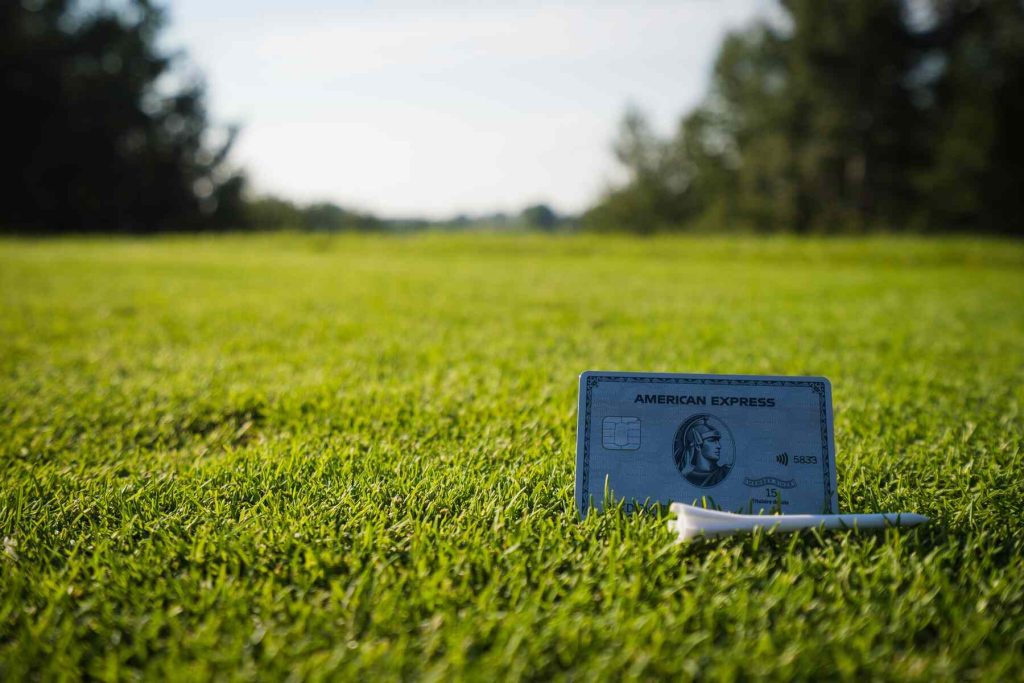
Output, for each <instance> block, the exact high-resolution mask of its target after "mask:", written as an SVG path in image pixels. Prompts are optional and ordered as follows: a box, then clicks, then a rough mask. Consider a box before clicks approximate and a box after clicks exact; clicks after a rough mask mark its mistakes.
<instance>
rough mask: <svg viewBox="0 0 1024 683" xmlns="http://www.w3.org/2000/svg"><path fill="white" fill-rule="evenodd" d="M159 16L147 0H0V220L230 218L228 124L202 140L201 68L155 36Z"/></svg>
mask: <svg viewBox="0 0 1024 683" xmlns="http://www.w3.org/2000/svg"><path fill="white" fill-rule="evenodd" d="M163 25H164V17H163V12H162V11H161V10H160V9H159V8H157V7H155V6H154V5H152V4H151V3H150V2H149V0H128V1H127V2H124V3H105V2H103V3H78V2H74V1H73V0H33V1H32V2H6V3H2V4H0V73H2V78H0V93H2V98H3V101H4V102H5V103H6V104H7V107H6V108H5V109H6V111H5V113H6V114H7V121H6V125H7V129H6V132H7V135H6V136H5V143H4V154H3V159H2V162H0V174H2V178H0V182H2V183H3V187H4V188H5V193H4V198H3V201H2V203H0V225H2V226H3V227H4V228H8V229H16V230H34V231H55V232H59V231H132V232H147V231H152V230H160V229H202V228H209V227H213V226H220V225H231V224H233V223H234V222H236V221H239V220H240V219H241V211H242V208H243V202H242V193H243V189H244V178H243V177H242V176H241V175H240V174H238V173H233V172H231V171H230V170H228V167H227V164H226V158H227V154H228V151H229V150H230V149H231V145H232V142H233V141H234V139H235V135H236V134H237V130H236V129H229V130H228V131H227V132H226V134H224V135H223V136H222V140H221V141H220V142H219V144H213V142H212V138H213V137H214V133H215V131H213V130H212V129H211V127H210V125H209V123H208V120H207V115H206V111H205V106H204V89H203V84H202V82H201V80H200V79H199V78H198V77H197V76H194V75H192V76H190V75H189V74H187V73H186V72H185V71H184V70H183V69H182V68H181V67H182V64H181V59H180V57H175V56H172V55H167V54H163V53H162V52H161V51H160V50H159V49H158V48H157V46H156V41H157V37H158V36H159V34H160V31H161V30H162V28H163ZM175 80H177V81H178V82H179V83H180V85H178V86H177V87H170V86H169V85H168V84H170V83H173V82H175Z"/></svg>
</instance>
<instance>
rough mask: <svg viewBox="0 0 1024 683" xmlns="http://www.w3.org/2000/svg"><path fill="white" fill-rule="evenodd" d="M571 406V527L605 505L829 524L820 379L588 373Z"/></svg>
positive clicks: (831, 444)
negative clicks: (813, 517) (778, 515)
mask: <svg viewBox="0 0 1024 683" xmlns="http://www.w3.org/2000/svg"><path fill="white" fill-rule="evenodd" d="M579 401H580V404H579V423H578V426H577V434H576V504H577V506H578V508H579V512H580V516H581V517H585V516H586V515H587V512H588V511H589V510H591V509H593V508H596V509H598V510H600V509H602V508H603V507H604V505H605V504H606V503H607V502H613V503H616V504H618V503H621V504H622V505H623V506H624V508H625V509H627V510H636V509H645V508H649V507H652V506H655V505H658V504H661V505H668V504H669V503H672V502H680V503H691V504H692V503H704V504H711V505H713V506H715V507H717V508H719V509H722V510H728V511H732V512H754V513H756V512H768V511H773V510H774V511H781V512H782V513H794V514H795V513H808V514H817V513H826V514H827V513H836V512H838V508H839V501H838V496H837V494H836V463H835V438H834V435H833V428H832V386H831V384H830V383H829V381H828V380H827V379H825V378H824V377H785V376H772V375H687V374H663V373H647V372H596V371H588V372H584V373H583V374H582V375H580V397H579Z"/></svg>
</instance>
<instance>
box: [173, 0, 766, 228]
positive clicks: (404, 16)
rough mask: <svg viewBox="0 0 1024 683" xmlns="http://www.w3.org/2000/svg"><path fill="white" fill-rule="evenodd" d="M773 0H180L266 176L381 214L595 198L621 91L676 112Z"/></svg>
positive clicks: (202, 62) (570, 203)
mask: <svg viewBox="0 0 1024 683" xmlns="http://www.w3.org/2000/svg"><path fill="white" fill-rule="evenodd" d="M767 4H768V3H767V0H718V1H716V0H681V1H679V2H641V1H638V2H629V3H625V2H622V3H612V2H599V1H590V2H574V3H564V4H562V3H551V2H545V3H533V2H514V3H513V2H494V3H491V2H446V3H436V6H431V5H433V3H426V2H420V3H397V2H380V3H377V2H373V3H371V2H345V1H344V0H342V1H334V2H332V1H330V0H291V1H290V2H286V1H274V2H272V1H270V0H216V1H211V0H172V2H171V7H170V15H171V16H170V18H171V31H170V36H169V41H170V44H171V45H174V46H177V47H180V48H184V49H185V50H187V52H188V53H189V55H190V57H191V61H192V62H193V63H195V64H196V66H198V67H199V68H200V70H202V72H203V73H204V74H205V75H206V78H207V82H208V84H209V98H210V107H211V113H212V115H213V116H214V118H215V119H216V120H218V121H221V122H225V121H231V122H237V123H240V124H242V126H243V132H242V136H241V138H240V139H239V142H238V145H237V147H236V152H235V157H234V158H235V160H236V162H238V163H240V164H242V165H243V166H245V167H246V168H247V169H248V170H249V171H250V174H251V177H252V180H253V182H254V185H255V188H256V189H257V190H258V191H263V192H273V193H276V194H281V195H284V196H286V197H290V198H293V199H297V200H301V201H309V200H321V199H326V200H331V201H335V202H338V203H340V204H343V205H346V206H350V207H353V208H359V209H363V210H369V211H373V212H376V213H379V214H382V215H386V216H410V215H426V216H431V217H446V216H450V215H453V214H455V213H459V212H466V213H478V212H490V211H509V212H511V211H518V210H519V209H521V208H522V207H523V206H525V205H527V204H529V203H534V202H541V201H543V202H548V203H550V204H552V205H553V206H554V207H555V208H557V209H558V210H560V211H567V212H575V211H579V210H581V209H583V208H585V207H586V206H587V205H589V204H590V203H591V202H592V201H593V200H594V199H595V198H596V197H597V196H598V194H599V193H600V191H601V189H602V188H603V187H604V186H605V185H606V184H607V183H608V182H609V180H611V179H613V178H614V177H615V171H616V167H615V163H614V159H613V157H612V155H611V152H610V143H611V140H612V139H613V137H614V135H615V130H616V127H617V124H618V122H619V120H620V118H621V116H622V113H623V111H624V110H625V108H626V106H627V104H629V103H631V102H632V103H635V104H637V105H639V106H640V107H641V108H642V109H645V110H646V111H647V112H648V113H649V114H650V116H651V119H652V121H653V122H654V123H655V125H656V126H657V127H658V128H659V129H661V130H663V131H666V132H667V131H669V130H672V129H674V127H675V124H676V121H677V120H678V117H679V115H680V114H681V113H682V112H684V111H685V110H686V109H688V108H690V107H692V106H693V105H694V104H695V103H696V102H697V101H698V100H699V99H700V97H701V96H702V94H703V92H704V90H705V88H706V86H707V82H708V76H709V71H710V67H711V62H712V60H713V59H714V55H715V52H716V49H717V46H718V44H719V42H720V41H721V39H722V36H723V34H724V33H725V32H726V31H727V30H729V29H732V28H737V27H741V26H744V25H746V24H747V23H748V22H750V21H751V20H752V19H753V18H754V17H755V16H757V15H758V14H759V13H763V12H765V11H766V9H765V8H766V6H767Z"/></svg>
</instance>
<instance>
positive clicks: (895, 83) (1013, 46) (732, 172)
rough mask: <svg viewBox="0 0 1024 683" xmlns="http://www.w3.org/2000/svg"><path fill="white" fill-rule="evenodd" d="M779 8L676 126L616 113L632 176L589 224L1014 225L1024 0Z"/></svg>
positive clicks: (1022, 164)
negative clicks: (662, 132)
mask: <svg viewBox="0 0 1024 683" xmlns="http://www.w3.org/2000/svg"><path fill="white" fill-rule="evenodd" d="M779 9H780V10H781V11H780V13H779V14H780V16H778V17H776V18H773V19H772V20H767V21H760V22H758V23H756V24H755V25H753V26H751V27H749V28H747V29H746V30H743V31H739V32H735V33H732V34H731V35H729V36H728V37H727V38H726V39H725V41H724V42H723V44H722V46H721V48H720V50H719V53H718V56H717V59H716V60H715V64H714V72H713V78H712V83H711V86H710V90H709V92H708V93H707V96H706V98H705V99H704V101H703V103H702V104H701V105H700V106H698V107H697V108H696V109H695V110H693V111H691V112H689V113H688V114H687V115H685V116H684V117H683V118H682V120H681V121H680V123H679V126H678V129H677V131H676V132H675V134H674V135H672V136H671V137H669V138H667V139H662V138H660V137H659V136H657V135H656V134H654V133H653V132H652V129H651V126H650V125H649V123H648V121H647V120H646V119H645V117H644V116H643V114H642V113H641V112H639V111H637V110H632V111H630V112H629V113H628V114H627V115H626V117H625V119H624V120H623V122H622V126H621V131H620V135H619V138H618V140H617V141H616V145H615V152H616V155H617V157H618V159H619V161H620V162H621V163H622V164H623V165H624V167H625V168H626V169H627V171H628V181H627V182H626V183H625V184H623V185H622V186H621V187H617V188H613V189H611V190H610V191H608V192H607V193H606V194H605V196H604V197H603V198H602V199H601V200H600V202H598V204H597V205H596V206H595V207H593V208H592V209H591V210H590V211H589V212H587V213H586V215H585V216H584V217H583V225H584V227H586V228H589V229H592V230H627V231H632V232H637V233H649V232H654V231H658V230H674V229H686V228H702V227H703V228H707V229H719V228H739V229H745V230H754V231H777V230H785V231H794V232H797V233H808V232H817V233H834V232H849V231H864V230H877V229H884V230H894V231H899V230H911V231H919V232H926V231H944V230H956V231H972V232H974V231H978V232H995V233H1011V234H1017V235H1020V234H1024V192H1022V191H1021V189H1022V188H1024V3H1022V2H1020V0H930V1H919V2H898V1H895V0H857V1H855V2H854V1H851V2H842V1H824V0H784V1H783V2H781V3H779Z"/></svg>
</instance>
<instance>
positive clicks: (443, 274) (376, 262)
mask: <svg viewBox="0 0 1024 683" xmlns="http://www.w3.org/2000/svg"><path fill="white" fill-rule="evenodd" d="M1022 340H1024V245H1021V244H1020V243H1013V242H1000V241H973V240H966V239H960V240H942V241H936V242H928V241H923V240H917V239H901V238H868V239H843V240H811V241H806V242H800V241H796V240H793V239H756V238H735V239H700V238H689V237H687V238H657V239H652V240H644V241H630V240H626V239H604V238H601V239H597V238H582V237H567V238H544V237H531V236H518V237H499V236H479V235H478V236H436V235H426V236H416V237H408V238H380V237H366V238H359V237H337V238H332V237H325V236H301V235H271V236H258V237H244V236H227V237H212V238H192V237H173V238H160V239H149V240H130V239H117V240H91V239H66V240H53V241H31V240H8V241H3V242H0V463H2V464H0V537H2V539H3V544H4V546H3V549H2V552H0V679H3V680H11V681H13V680H20V679H24V678H45V679H50V678H64V677H70V678H77V677H79V676H89V677H95V678H100V679H115V678H143V677H145V678H171V679H182V680H197V679H204V678H213V677H217V678H242V679H245V678H257V677H259V678H268V679H280V678H285V677H286V676H289V675H290V676H293V677H296V678H320V677H326V678H338V679H357V677H363V678H365V677H372V678H375V679H376V678H423V679H435V680H436V679H451V678H468V679H476V680H502V679H517V678H535V679H536V678H540V679H549V678H574V679H594V678H599V679H604V678H619V677H622V678H644V679H649V678H656V677H663V676H665V677H673V678H677V677H680V676H682V677H690V676H704V677H708V678H714V679H719V678H720V679H728V678H733V677H737V676H738V677H743V678H789V677H800V678H825V677H833V676H839V677H842V678H850V679H852V678H892V679H905V678H910V679H921V680H933V679H935V678H946V679H980V680H992V681H997V680H1008V679H1011V678H1018V679H1019V677H1020V676H1021V672H1022V671H1024V571H1022V568H1024V521H1022V518H1024V456H1022V447H1021V444H1022V437H1024V424H1022V417H1021V405H1022V401H1024V389H1022V387H1024V347H1022ZM584 369H621V370H651V371H656V370H657V371H683V372H685V371H690V372H722V373H780V374H782V373H785V374H823V375H826V376H828V377H829V378H830V379H831V380H832V383H833V391H834V398H835V410H836V445H837V451H838V470H839V499H840V509H841V510H844V511H857V512H877V511H889V510H910V511H917V512H921V513H924V514H927V515H929V516H931V517H932V518H934V520H935V521H934V523H933V524H931V525H930V526H928V527H925V528H920V529H916V530H909V531H895V530H888V531H884V532H877V533H864V534H852V533H822V534H820V535H819V534H816V533H808V534H802V535H797V536H770V535H757V536H753V537H747V538H733V539H725V540H722V541H716V542H700V543H695V544H692V545H687V546H676V545H673V544H672V543H671V538H670V536H669V535H668V533H667V531H665V529H664V524H663V522H662V521H660V520H658V519H654V518H651V517H639V516H638V517H628V516H624V515H622V514H621V513H617V512H610V513H607V514H603V515H596V514H595V515H591V516H590V517H589V518H588V519H587V520H586V521H585V522H583V523H580V522H579V521H578V520H577V517H576V512H575V509H574V503H573V491H572V488H573V469H574V457H575V456H574V447H575V446H574V444H575V433H574V432H575V410H576V405H575V401H576V395H575V392H576V376H577V374H578V373H579V372H580V371H582V370H584Z"/></svg>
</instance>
